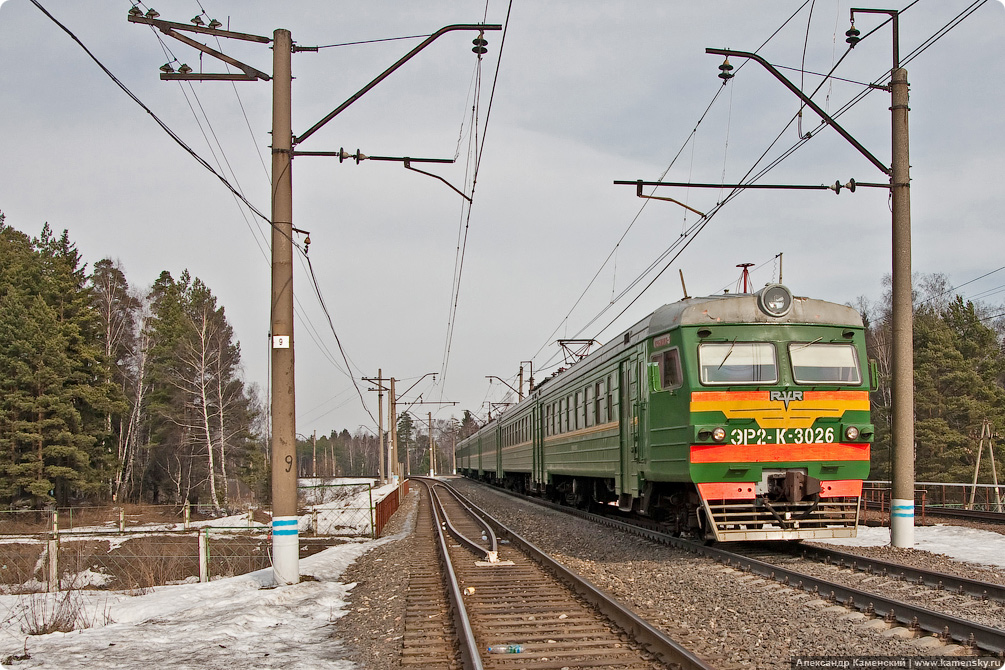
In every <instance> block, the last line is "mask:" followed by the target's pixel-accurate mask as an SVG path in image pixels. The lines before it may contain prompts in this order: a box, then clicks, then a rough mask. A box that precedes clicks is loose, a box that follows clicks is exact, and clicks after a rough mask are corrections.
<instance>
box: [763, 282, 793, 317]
mask: <svg viewBox="0 0 1005 670" xmlns="http://www.w3.org/2000/svg"><path fill="white" fill-rule="evenodd" d="M757 306H758V307H759V308H760V309H761V311H762V312H764V313H765V314H767V315H768V316H774V317H783V316H785V315H786V314H788V313H789V310H790V309H792V292H791V291H789V289H787V288H786V287H784V286H782V285H781V284H768V285H767V286H765V287H764V288H762V289H761V291H760V292H759V293H758V294H757Z"/></svg>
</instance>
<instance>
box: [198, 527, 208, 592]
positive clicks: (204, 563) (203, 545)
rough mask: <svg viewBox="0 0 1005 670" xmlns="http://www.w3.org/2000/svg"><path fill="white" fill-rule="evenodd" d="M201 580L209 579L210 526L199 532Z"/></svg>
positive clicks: (206, 580)
mask: <svg viewBox="0 0 1005 670" xmlns="http://www.w3.org/2000/svg"><path fill="white" fill-rule="evenodd" d="M199 581H200V582H208V581H209V528H203V529H202V532H201V533H199Z"/></svg>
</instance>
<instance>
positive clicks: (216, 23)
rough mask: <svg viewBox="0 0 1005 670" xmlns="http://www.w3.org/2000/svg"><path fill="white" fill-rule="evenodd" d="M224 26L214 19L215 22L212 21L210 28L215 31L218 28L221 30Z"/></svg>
mask: <svg viewBox="0 0 1005 670" xmlns="http://www.w3.org/2000/svg"><path fill="white" fill-rule="evenodd" d="M222 25H223V24H222V23H220V22H219V21H217V20H216V19H213V20H211V21H210V22H209V27H210V28H213V29H216V28H219V27H220V26H222Z"/></svg>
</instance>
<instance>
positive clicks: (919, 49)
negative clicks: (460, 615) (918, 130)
mask: <svg viewBox="0 0 1005 670" xmlns="http://www.w3.org/2000/svg"><path fill="white" fill-rule="evenodd" d="M986 1H987V0H976V1H975V2H974V3H973V4H972V5H970V6H969V7H968V8H967V9H965V10H963V11H962V12H960V13H959V14H958V15H957V16H956V17H954V18H953V19H952V20H951V21H949V22H948V23H947V24H946V25H945V26H943V28H941V29H939V31H937V32H936V33H935V34H934V35H933V36H932V37H930V38H928V39H927V40H925V42H923V43H922V45H920V46H919V47H917V48H915V49H914V50H913V51H912V52H911V53H910V54H909V55H908V56H907V57H905V58H904V59H903V62H902V65H903V64H906V63H908V62H910V60H913V59H914V58H915V57H917V55H919V54H920V53H921V52H923V51H924V50H925V49H927V48H928V47H930V46H931V45H932V44H934V43H935V41H937V40H938V39H941V38H942V37H944V36H945V34H946V33H948V31H949V30H951V29H952V28H954V27H956V26H957V25H959V23H960V22H962V21H963V20H964V19H966V18H968V17H969V16H970V15H972V14H973V12H975V11H976V10H977V9H979V8H980V7H981V6H982V5H983V4H985V3H986ZM917 2H918V0H915V1H914V2H912V3H910V4H909V5H907V6H906V7H905V8H904V9H903V10H901V13H903V12H904V11H907V10H908V9H910V8H911V7H913V6H914V5H915V4H916V3H917ZM805 5H806V3H804V4H803V5H802V6H801V7H800V10H801V9H802V7H805ZM797 11H798V10H797ZM793 16H794V15H793ZM791 19H792V16H790V17H789V20H791ZM890 20H892V19H887V21H884V22H883V23H881V24H880V26H878V27H876V28H875V29H874V30H872V31H870V32H869V33H867V34H866V35H865V36H864V37H863V38H862V39H864V38H865V37H868V36H869V35H871V34H873V33H875V32H876V31H877V30H879V29H880V28H881V27H882V26H883V25H885V24H886V23H887V22H889V21H890ZM783 26H784V24H783ZM779 30H780V29H779ZM777 32H778V31H775V33H774V34H777ZM769 40H770V38H769ZM766 43H767V42H765V44H766ZM763 46H764V44H762V45H761V47H758V50H760V49H761V48H763ZM850 52H851V48H850V47H849V48H848V49H847V50H846V51H845V54H844V55H843V56H842V57H841V58H840V59H839V60H838V61H837V63H835V64H834V66H833V67H832V68H831V71H830V73H828V75H826V76H825V77H824V79H823V80H822V81H821V82H820V84H819V85H818V86H817V88H816V89H815V90H814V92H813V94H811V95H810V97H812V96H813V95H815V94H816V93H817V92H818V91H819V90H820V88H821V87H822V86H823V85H824V84H825V83H826V82H827V81H828V80H829V77H830V75H831V73H833V72H834V71H835V70H836V69H837V67H838V66H840V64H841V63H842V62H843V60H844V58H845V57H846V56H847V55H848V54H849V53H850ZM755 53H756V51H755ZM741 65H742V64H741ZM890 76H891V70H887V71H886V72H885V73H884V74H883V75H881V76H880V77H879V78H877V79H876V80H875V82H874V83H873V85H872V86H870V87H869V88H866V89H865V90H863V91H862V92H860V93H859V94H857V95H856V96H855V97H854V98H853V99H852V100H851V101H849V102H848V103H846V104H845V105H844V106H843V107H842V108H841V109H840V110H838V112H836V113H835V114H832V118H835V119H836V118H838V116H840V115H841V114H843V113H845V112H847V111H848V110H849V109H851V108H852V107H854V105H855V104H857V103H858V102H860V101H861V100H862V99H864V98H865V96H867V95H868V94H869V93H871V92H872V91H873V90H876V88H875V87H876V86H878V85H879V84H880V82H882V81H884V80H886V79H887V78H889V77H890ZM796 118H797V117H796V116H794V117H793V119H792V120H791V121H789V123H788V124H786V128H787V127H788V126H790V125H791V124H792V123H793V122H794V121H795V120H796ZM826 125H827V123H826V122H823V121H822V122H821V123H820V125H819V126H818V127H817V129H816V130H814V131H811V132H810V133H808V134H807V136H806V137H800V139H799V140H798V141H797V142H796V143H795V144H794V145H793V146H792V147H790V148H789V149H788V150H786V151H785V152H784V153H783V154H782V155H781V156H779V157H778V158H776V159H775V160H773V161H772V162H771V163H770V164H769V165H768V166H766V167H765V168H763V169H762V170H761V171H760V172H758V173H757V174H756V175H754V176H753V177H751V173H752V172H753V171H754V169H755V168H756V166H757V165H758V164H759V163H760V162H761V161H762V160H764V158H765V156H766V155H767V154H768V152H770V150H771V148H772V147H773V146H774V145H775V144H776V143H777V142H778V140H779V139H780V138H781V136H782V134H783V133H784V130H783V133H779V135H778V137H776V138H775V140H774V141H773V142H772V143H771V144H770V145H769V147H768V149H766V150H765V151H764V152H763V153H762V155H761V157H760V158H758V159H757V161H755V162H754V164H753V165H752V167H751V168H750V169H749V170H748V172H747V174H746V175H744V177H743V179H740V180H739V183H744V182H745V181H746V180H747V179H748V178H750V182H751V183H753V182H755V181H756V180H758V179H760V178H762V177H763V176H764V175H765V174H767V173H768V172H769V171H770V170H771V169H773V168H774V167H776V166H777V165H778V164H780V163H781V162H782V161H783V160H784V159H785V158H787V157H788V156H790V155H791V154H792V153H794V152H795V151H796V150H797V149H798V148H800V147H801V146H803V145H804V144H805V143H806V142H807V141H808V140H809V139H810V138H811V137H813V136H815V135H816V133H817V132H819V130H820V129H822V128H823V127H825V126H826ZM675 160H676V159H675ZM742 191H743V188H742V187H738V188H735V189H733V191H731V192H730V194H729V195H727V196H726V198H724V199H723V200H721V201H720V202H718V203H717V204H716V206H715V208H713V209H712V211H710V212H709V213H708V214H707V218H705V219H703V220H702V221H701V222H700V225H697V226H694V227H692V228H691V229H689V231H688V232H689V233H690V234H691V237H690V238H689V239H687V241H686V242H685V243H684V248H686V247H687V246H688V245H690V243H691V241H693V239H694V236H696V235H697V234H698V233H700V232H701V231H702V230H703V229H704V227H705V226H706V225H707V224H708V223H709V222H710V221H711V219H712V218H713V217H714V215H715V214H717V213H718V212H719V211H720V210H721V209H722V207H723V206H724V205H726V204H727V203H728V202H730V201H731V200H732V199H733V198H735V197H736V196H738V195H739V194H740V193H741V192H742ZM685 237H686V235H682V237H681V238H678V240H676V241H675V242H674V243H673V244H671V246H670V247H668V248H667V249H666V250H665V251H664V252H663V253H662V254H661V255H660V256H659V257H658V258H657V260H656V261H654V262H653V263H651V264H650V265H649V267H647V268H646V269H645V270H644V271H643V272H641V273H639V275H637V276H636V279H635V280H634V281H633V282H632V283H631V284H630V285H629V287H628V289H626V290H625V291H622V294H621V295H620V296H618V298H616V299H615V301H617V300H620V299H621V298H623V297H625V296H626V295H627V293H628V291H629V290H630V289H631V288H633V287H634V286H635V285H637V284H638V283H639V282H640V281H641V280H642V278H644V277H645V276H646V275H648V274H649V273H650V272H651V271H652V270H653V268H654V266H655V264H657V263H659V262H661V261H662V260H663V259H665V258H666V257H667V256H669V255H670V254H671V253H672V252H673V251H674V250H675V249H676V247H677V246H678V244H680V242H681V240H683V239H684V238H685ZM684 248H682V249H680V250H679V251H678V252H677V253H676V254H674V255H673V257H672V258H671V259H670V261H669V262H668V263H667V264H666V265H665V266H664V267H663V269H662V270H660V271H659V273H658V274H657V275H656V276H655V277H653V278H652V280H651V281H650V282H649V283H648V284H646V286H645V287H644V288H643V289H642V290H641V291H640V292H639V293H638V294H637V295H636V296H635V297H634V298H633V299H632V300H631V302H629V304H628V305H627V306H626V307H625V308H624V309H622V310H621V311H620V312H619V313H618V315H617V316H616V317H615V318H614V319H613V320H611V321H610V322H609V323H608V324H607V325H606V326H604V327H603V328H602V329H600V330H599V331H598V332H597V333H596V334H595V335H594V338H599V337H600V336H601V335H602V334H603V333H604V332H605V331H606V330H607V329H608V328H610V327H611V326H612V325H613V324H614V323H615V322H616V321H617V320H618V319H619V318H620V317H621V316H623V315H624V314H625V312H626V311H627V310H628V309H629V308H630V307H631V306H632V305H633V304H634V303H635V302H636V301H637V300H638V299H639V298H640V297H641V296H642V295H644V294H645V293H646V291H647V290H648V289H649V288H650V287H651V286H652V285H653V284H654V283H655V282H656V280H657V279H658V278H659V277H660V276H661V275H662V274H663V273H664V272H665V271H666V270H667V269H668V268H669V267H670V266H671V265H672V264H673V262H674V261H675V260H676V259H677V258H678V257H679V256H680V254H681V253H682V252H683V250H684ZM615 301H612V303H609V304H608V305H606V306H605V307H604V308H602V309H601V310H600V313H599V314H597V315H596V316H594V317H593V318H592V319H591V320H590V321H589V322H588V323H587V324H586V325H585V326H583V327H582V328H581V329H580V330H579V331H578V332H577V333H576V335H575V336H576V337H578V336H579V335H581V334H582V333H583V332H585V331H586V329H587V328H589V327H590V326H591V325H592V324H593V323H595V322H596V321H597V319H598V318H599V317H600V316H601V315H602V314H604V313H605V312H607V311H608V310H609V309H610V308H611V307H612V306H613V302H615ZM577 304H578V301H577ZM566 318H568V315H567V317H566ZM556 330H557V329H556ZM549 340H550V338H549ZM549 343H550V342H546V343H545V344H544V345H542V347H541V349H539V350H538V352H537V353H535V356H534V357H535V358H536V356H537V355H538V354H539V353H540V351H541V350H543V348H544V346H547V344H549ZM556 357H557V353H556V354H555V355H553V356H552V357H551V358H549V360H548V362H546V363H545V364H544V365H543V366H541V369H547V366H548V365H549V364H550V363H551V362H552V361H553V360H555V358H556Z"/></svg>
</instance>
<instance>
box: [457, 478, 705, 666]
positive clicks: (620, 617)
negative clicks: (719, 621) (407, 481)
mask: <svg viewBox="0 0 1005 670" xmlns="http://www.w3.org/2000/svg"><path fill="white" fill-rule="evenodd" d="M441 483H442V482H441ZM444 486H446V485H444ZM447 488H451V487H449V486H448V487H447ZM456 495H458V496H459V497H460V498H462V499H463V500H465V504H466V505H467V506H468V507H469V508H470V509H471V510H472V511H473V512H474V513H475V514H477V515H478V516H480V517H482V518H483V519H484V520H485V521H487V522H488V523H489V524H491V525H492V526H494V527H495V531H496V533H498V534H499V535H502V536H504V537H506V538H507V539H508V540H509V541H510V543H511V544H512V545H513V546H515V547H516V548H518V549H519V550H520V551H522V552H524V553H526V554H527V555H528V556H530V557H531V558H533V559H534V560H535V561H537V562H538V563H539V564H540V565H542V566H544V567H545V568H546V569H547V570H549V571H550V572H551V573H552V574H554V575H555V576H556V577H557V578H558V579H559V580H561V581H562V582H563V583H565V584H566V586H568V587H569V588H570V589H571V590H573V591H574V592H575V593H577V594H578V595H579V596H580V597H581V598H583V599H584V600H585V601H587V602H588V603H589V604H591V605H592V606H593V607H595V608H597V609H598V610H600V611H601V612H603V613H604V614H605V615H606V616H607V617H609V618H610V619H611V621H613V622H614V623H615V624H616V625H617V626H618V627H620V628H621V629H622V630H624V631H625V632H626V633H628V634H629V635H631V636H632V637H633V638H634V639H635V640H636V641H638V642H639V644H641V645H642V646H643V647H644V648H645V649H646V650H647V651H648V652H650V653H651V654H653V655H654V656H656V657H657V658H659V659H660V661H662V662H663V663H666V664H667V665H673V664H676V665H677V666H679V667H681V668H682V669H683V670H714V666H711V665H709V664H708V663H706V662H705V661H703V660H702V659H701V658H699V657H698V656H696V655H695V654H693V653H692V652H691V651H689V650H687V649H685V648H684V647H683V646H681V645H680V644H679V643H678V642H676V641H675V640H673V639H671V638H669V637H667V635H666V634H665V633H663V632H662V631H660V630H658V629H657V628H655V627H653V626H652V625H651V624H649V622H647V621H645V620H644V619H642V618H641V617H639V616H638V615H637V614H636V613H635V612H633V611H632V610H631V609H629V608H628V607H626V606H625V605H623V604H621V603H620V602H618V601H617V600H615V599H613V598H612V597H611V596H610V595H608V594H607V593H605V592H604V591H602V590H601V589H599V588H597V587H596V586H594V585H593V584H592V583H591V582H590V581H588V580H587V579H585V578H583V577H581V576H580V575H578V574H576V573H575V572H573V571H571V570H569V569H568V568H567V567H565V566H564V565H562V564H561V563H559V562H558V561H556V560H555V559H553V558H551V557H550V556H549V555H548V554H546V553H545V552H544V551H542V550H541V549H539V548H538V547H536V546H535V545H534V544H532V543H531V542H530V541H529V540H527V539H525V538H523V537H521V536H520V535H519V534H517V533H516V532H514V531H513V530H511V529H509V528H507V527H506V526H504V525H502V524H501V523H500V522H499V521H497V520H496V519H495V518H493V517H492V516H491V515H489V514H488V513H487V512H485V511H484V510H482V509H481V508H479V507H478V506H476V505H475V504H474V503H472V502H471V501H469V500H467V499H466V498H463V496H461V495H460V494H459V493H457V494H456ZM563 509H565V508H563Z"/></svg>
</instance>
